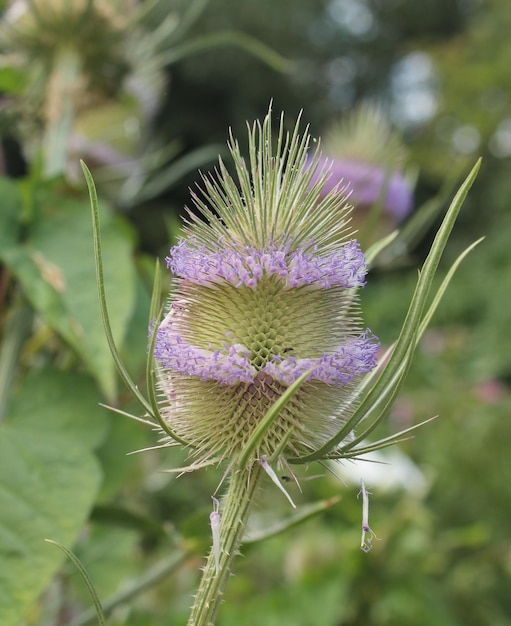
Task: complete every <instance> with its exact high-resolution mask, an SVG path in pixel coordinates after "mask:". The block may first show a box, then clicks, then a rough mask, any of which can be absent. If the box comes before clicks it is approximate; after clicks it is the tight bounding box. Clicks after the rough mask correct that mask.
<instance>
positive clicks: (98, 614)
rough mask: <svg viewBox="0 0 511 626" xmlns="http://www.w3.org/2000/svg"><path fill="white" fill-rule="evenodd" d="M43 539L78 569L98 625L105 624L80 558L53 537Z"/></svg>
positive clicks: (94, 591)
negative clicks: (87, 591)
mask: <svg viewBox="0 0 511 626" xmlns="http://www.w3.org/2000/svg"><path fill="white" fill-rule="evenodd" d="M45 541H47V542H48V543H52V544H53V545H55V546H57V548H59V549H60V550H62V552H64V554H66V555H67V556H68V558H69V559H70V560H71V561H72V562H73V564H74V566H75V567H76V569H77V570H78V573H79V574H80V576H81V577H82V580H83V582H84V583H85V584H86V586H87V589H88V590H89V594H90V597H91V598H92V601H93V603H94V607H95V609H96V617H97V618H98V622H99V624H100V626H106V620H105V615H104V613H103V607H102V606H101V602H100V599H99V596H98V594H97V593H96V590H95V589H94V585H93V584H92V581H91V580H90V578H89V576H88V575H87V570H86V569H85V567H84V566H83V565H82V563H81V562H80V559H79V558H78V557H77V556H76V555H75V554H73V552H71V550H69V549H68V548H66V546H64V545H63V544H61V543H59V542H58V541H54V540H53V539H45Z"/></svg>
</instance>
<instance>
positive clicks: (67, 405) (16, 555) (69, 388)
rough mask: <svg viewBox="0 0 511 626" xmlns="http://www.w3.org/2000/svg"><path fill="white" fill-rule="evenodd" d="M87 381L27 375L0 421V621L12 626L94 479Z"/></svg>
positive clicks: (102, 417)
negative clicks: (51, 543)
mask: <svg viewBox="0 0 511 626" xmlns="http://www.w3.org/2000/svg"><path fill="white" fill-rule="evenodd" d="M98 399H99V398H98V396H97V392H96V390H95V387H94V385H93V383H92V381H91V380H90V379H89V378H86V377H84V376H82V375H78V374H70V373H63V372H59V371H57V370H49V369H47V370H41V371H39V372H36V373H34V374H31V375H29V376H27V377H26V378H25V380H24V382H23V385H22V386H21V388H20V389H19V391H18V393H17V394H16V395H14V396H13V398H12V401H11V406H10V411H9V416H8V418H7V419H6V420H5V421H4V422H2V425H1V426H0V624H2V626H17V625H18V624H19V622H20V620H21V619H22V617H23V615H24V614H25V613H26V611H27V610H28V609H29V607H30V606H31V604H32V603H33V602H34V601H35V600H36V599H37V597H38V595H39V594H40V593H41V592H42V591H43V590H44V589H45V588H46V586H47V585H48V582H49V581H50V579H51V577H52V576H53V574H54V573H55V571H56V570H57V568H58V567H59V566H60V565H61V563H62V561H63V560H64V558H65V557H64V556H63V555H62V554H61V553H60V552H59V551H57V550H55V549H52V548H51V547H49V546H48V545H47V544H46V543H45V542H44V539H46V538H49V539H52V540H55V541H58V542H60V543H62V544H64V545H72V544H73V542H74V541H75V539H76V537H77V535H78V533H79V531H80V529H81V527H82V525H83V523H84V522H85V520H86V519H87V516H88V513H89V510H90V508H91V506H92V503H93V501H94V498H95V495H96V493H97V490H98V488H99V483H100V479H101V475H100V469H99V466H98V463H97V461H96V459H95V457H94V455H93V454H92V449H93V448H94V447H95V446H97V445H98V444H99V443H100V441H101V440H102V439H103V437H104V435H105V427H106V425H107V423H108V421H107V418H106V413H105V411H104V410H103V409H101V408H100V407H99V406H98V404H97V401H98Z"/></svg>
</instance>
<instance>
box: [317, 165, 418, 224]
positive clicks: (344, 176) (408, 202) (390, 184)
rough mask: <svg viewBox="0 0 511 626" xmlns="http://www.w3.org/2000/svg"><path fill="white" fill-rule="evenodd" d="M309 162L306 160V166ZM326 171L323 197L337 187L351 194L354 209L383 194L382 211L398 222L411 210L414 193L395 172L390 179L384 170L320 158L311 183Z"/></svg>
mask: <svg viewBox="0 0 511 626" xmlns="http://www.w3.org/2000/svg"><path fill="white" fill-rule="evenodd" d="M311 161H312V159H308V161H307V165H310V163H311ZM326 168H329V170H330V175H329V176H328V178H327V181H326V183H325V186H324V188H323V190H322V195H326V194H327V193H329V192H330V191H332V190H333V189H334V188H335V187H336V186H339V190H342V192H343V193H344V194H346V193H349V194H350V196H349V200H350V202H351V204H353V205H354V206H355V207H371V206H372V205H373V204H374V203H375V202H378V201H379V200H380V197H381V195H382V193H385V197H384V200H383V204H382V208H383V211H384V212H385V213H386V214H387V215H388V216H390V217H392V218H393V219H394V220H396V221H397V222H400V221H402V220H404V219H405V218H406V217H407V215H408V214H409V213H410V211H411V210H412V206H413V190H412V188H411V186H410V183H409V182H408V181H407V180H406V178H405V177H404V176H403V175H402V174H401V172H399V171H398V170H395V171H394V172H393V173H391V174H390V175H389V172H387V171H386V170H385V168H384V167H381V166H378V165H373V164H370V163H363V162H362V161H356V160H348V159H335V158H329V157H328V156H323V157H322V159H321V162H320V167H319V168H318V169H317V170H316V172H315V174H314V176H313V179H312V182H313V183H315V182H316V181H317V180H319V178H320V177H321V172H322V171H324V170H325V169H326Z"/></svg>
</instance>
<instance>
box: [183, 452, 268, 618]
mask: <svg viewBox="0 0 511 626" xmlns="http://www.w3.org/2000/svg"><path fill="white" fill-rule="evenodd" d="M261 474H262V468H261V466H260V465H259V463H256V464H254V465H253V466H252V467H250V468H248V469H246V470H241V469H234V470H233V472H232V475H231V481H230V484H229V489H228V491H227V495H226V496H225V499H224V501H223V506H222V509H221V516H222V517H221V523H220V558H219V566H218V573H217V571H216V563H215V553H214V550H213V549H211V551H210V553H209V556H208V560H207V562H206V566H205V567H204V571H203V574H202V579H201V582H200V586H199V590H198V591H197V595H196V596H195V603H194V606H193V608H192V613H191V615H190V619H189V620H188V626H213V625H214V623H215V617H216V614H217V612H218V608H219V606H220V603H221V602H222V599H223V593H224V589H225V586H226V584H227V580H228V579H229V576H230V573H231V565H232V562H233V560H234V557H235V556H236V554H237V552H238V548H239V544H240V541H241V538H242V536H243V533H244V531H245V527H246V524H247V520H248V516H249V513H250V508H251V505H252V503H253V501H254V496H255V492H256V490H257V488H258V486H259V482H260V479H261Z"/></svg>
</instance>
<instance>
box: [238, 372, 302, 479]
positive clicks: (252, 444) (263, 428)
mask: <svg viewBox="0 0 511 626" xmlns="http://www.w3.org/2000/svg"><path fill="white" fill-rule="evenodd" d="M310 373H311V371H310V370H308V371H307V372H305V373H304V374H302V375H301V376H300V378H297V379H296V380H295V382H294V383H293V384H292V385H290V386H289V387H288V388H287V389H286V391H285V392H284V393H283V394H282V395H281V396H280V398H279V399H278V400H277V401H276V402H275V403H274V404H273V406H272V407H271V408H270V410H269V411H268V412H267V413H266V415H265V416H264V417H263V419H262V420H261V421H260V422H259V424H258V425H257V427H256V428H255V429H254V431H253V433H252V435H251V436H250V439H249V440H248V441H247V443H246V445H245V447H244V448H243V450H242V451H241V453H240V455H239V457H238V461H237V462H238V466H239V467H241V468H245V467H246V466H247V465H248V464H249V462H250V461H251V459H252V455H253V453H254V451H255V449H256V448H257V446H258V445H259V444H260V443H261V441H262V440H263V438H264V436H265V435H266V433H267V432H268V431H269V429H270V428H271V427H272V425H273V424H274V423H275V420H276V419H277V418H278V416H279V415H280V412H281V411H282V410H283V409H284V407H285V406H286V405H287V403H288V402H289V401H290V400H291V398H292V397H293V396H294V395H295V394H296V392H297V391H298V390H299V389H300V387H301V386H302V385H303V383H304V382H305V381H306V379H307V378H308V376H309V375H310Z"/></svg>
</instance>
